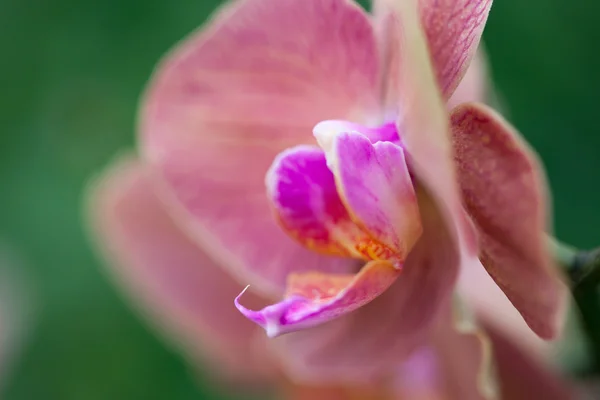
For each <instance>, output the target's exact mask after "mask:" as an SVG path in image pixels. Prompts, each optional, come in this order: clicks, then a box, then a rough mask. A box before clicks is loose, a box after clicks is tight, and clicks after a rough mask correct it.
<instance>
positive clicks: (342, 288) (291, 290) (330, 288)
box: [235, 261, 400, 337]
mask: <svg viewBox="0 0 600 400" xmlns="http://www.w3.org/2000/svg"><path fill="white" fill-rule="evenodd" d="M399 274H400V270H399V269H398V268H396V267H395V266H394V265H392V264H391V263H389V262H387V261H371V262H369V263H368V264H367V265H365V266H364V267H363V268H362V269H361V270H360V272H359V273H358V274H356V275H354V274H347V275H333V274H323V273H320V272H314V273H303V274H292V275H290V277H289V282H288V292H287V294H286V297H285V299H284V300H282V301H281V302H279V303H276V304H273V305H270V306H267V307H265V308H263V309H262V310H260V311H252V310H249V309H248V308H246V307H244V306H242V305H241V303H240V301H239V300H240V298H241V297H242V295H243V294H244V293H243V292H242V293H241V294H240V295H239V296H238V297H237V298H236V299H235V305H236V307H237V308H238V310H240V312H241V313H242V314H244V315H245V316H246V317H247V318H248V319H249V320H251V321H254V322H255V323H257V324H258V325H260V326H261V327H262V328H264V329H265V331H266V332H267V335H268V336H269V337H275V336H279V335H282V334H284V333H288V332H294V331H298V330H302V329H306V328H310V327H313V326H316V325H321V324H323V323H325V322H328V321H330V320H333V319H336V318H339V317H341V316H343V315H346V314H348V313H350V312H352V311H354V310H356V309H358V308H360V307H362V306H364V305H365V304H368V303H369V302H371V301H372V300H373V299H375V298H376V297H377V296H379V295H381V294H382V293H383V292H385V290H386V289H387V288H389V287H390V285H391V284H392V283H394V281H395V280H396V278H397V277H398V275H399Z"/></svg>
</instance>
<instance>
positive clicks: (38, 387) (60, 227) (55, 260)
mask: <svg viewBox="0 0 600 400" xmlns="http://www.w3.org/2000/svg"><path fill="white" fill-rule="evenodd" d="M217 3H218V1H215V0H210V1H209V0H172V1H169V2H153V1H147V0H144V1H143V0H103V1H91V0H79V1H76V0H53V1H44V0H2V2H0V33H1V34H0V49H2V60H3V61H2V63H0V68H1V71H0V80H1V86H0V87H2V95H1V97H0V110H1V111H0V121H1V126H2V133H1V134H0V236H2V237H6V238H8V239H9V240H10V241H11V243H12V244H13V245H14V246H15V247H17V249H18V250H19V251H21V253H22V254H23V255H24V256H25V258H26V260H27V263H26V265H25V267H24V268H25V269H26V271H25V272H27V274H28V275H29V276H30V277H31V278H32V280H33V281H34V283H35V286H36V288H37V289H38V290H39V293H38V296H37V300H38V313H37V321H36V324H35V330H34V332H33V334H32V335H31V338H30V340H29V343H28V347H27V348H26V349H25V351H24V354H23V357H22V359H21V360H20V362H19V363H18V365H17V368H16V371H15V373H14V375H13V377H12V378H13V379H12V382H11V384H10V386H9V388H8V392H7V393H6V398H7V399H9V400H31V399H49V400H54V399H57V400H81V399H85V400H94V399H166V398H169V399H171V398H172V399H199V398H206V399H216V398H222V397H219V396H221V395H220V394H218V393H217V391H216V390H217V389H215V388H212V387H210V385H208V384H207V382H204V383H202V382H201V384H200V385H199V386H196V384H195V383H196V382H195V378H194V375H193V374H191V373H190V372H189V371H188V369H187V368H186V366H185V365H184V364H183V362H182V361H181V359H180V358H179V357H178V356H176V355H175V354H172V352H170V351H169V350H167V349H166V348H165V347H164V346H163V344H162V343H161V342H160V340H158V339H157V338H155V336H154V335H153V334H152V332H150V331H148V330H147V329H146V328H145V326H144V325H143V323H141V322H140V320H139V319H138V318H137V316H135V315H134V314H133V312H131V311H130V310H129V309H127V308H126V307H125V304H124V302H123V301H122V299H121V298H120V297H119V296H118V294H117V293H116V291H115V290H114V288H113V287H112V286H111V285H110V283H109V282H108V280H107V279H106V277H105V275H104V273H103V270H102V268H101V267H100V265H99V263H98V262H97V261H96V259H95V257H94V256H93V254H92V252H91V250H90V248H89V246H88V243H87V241H86V238H85V233H84V228H83V224H82V221H81V201H82V190H83V188H84V187H85V184H86V182H87V180H88V178H89V176H90V175H91V174H93V173H95V172H97V171H98V170H99V169H100V168H102V167H103V166H104V165H105V164H107V162H108V161H109V160H110V159H111V158H112V157H113V156H114V154H115V152H117V151H119V150H120V149H123V148H125V149H127V148H129V149H131V148H132V146H133V141H134V125H135V116H136V105H137V102H138V98H139V96H140V93H141V91H142V90H143V88H144V84H145V82H146V80H147V79H148V76H149V75H150V73H151V71H152V69H153V67H154V65H155V63H156V61H157V60H158V59H159V58H160V57H161V56H162V55H163V54H164V53H165V51H167V50H168V49H169V48H170V47H171V46H172V45H173V44H174V43H176V42H177V41H178V40H180V39H181V38H182V37H184V36H185V35H186V34H187V33H189V32H190V31H192V30H193V29H195V28H196V27H198V26H199V25H200V24H202V22H203V21H204V20H205V19H206V17H207V15H208V14H209V13H210V12H211V10H213V9H214V8H215V6H216V4H217ZM599 17H600V3H598V2H595V1H593V0H572V1H565V0H528V1H523V0H497V1H496V3H495V4H494V6H493V9H492V13H491V16H490V20H489V24H488V27H487V30H486V34H485V40H486V44H487V48H488V50H489V57H490V61H491V65H492V68H493V73H494V78H495V82H496V84H497V87H498V88H499V90H500V92H501V94H502V96H503V100H504V102H505V105H506V106H507V110H508V116H509V118H510V119H511V121H512V122H513V123H514V124H515V125H516V126H517V127H518V128H519V129H520V130H521V131H522V132H523V134H524V135H525V136H526V138H527V139H528V140H529V141H530V143H531V144H532V145H533V146H534V147H535V148H536V149H537V151H538V152H539V153H540V155H541V158H542V159H543V161H544V163H545V165H546V167H547V171H548V175H549V180H550V184H551V186H552V189H553V192H554V194H553V196H554V217H555V222H556V231H557V234H558V236H559V238H560V239H562V240H564V241H566V242H569V243H572V244H574V245H576V246H580V247H591V246H595V245H598V244H600V233H599V231H598V229H597V227H599V226H600V209H599V207H598V205H600V185H598V182H600V156H599V152H598V149H600V135H598V134H597V132H600V119H599V118H598V114H599V111H598V109H597V107H598V105H599V104H600V74H598V73H597V71H599V70H600V53H598V52H597V51H596V50H597V45H598V43H599V42H600V30H599V29H598V18H599ZM599 318H600V316H599ZM207 368H210V366H207ZM204 381H206V379H204Z"/></svg>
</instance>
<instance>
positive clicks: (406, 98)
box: [375, 0, 477, 259]
mask: <svg viewBox="0 0 600 400" xmlns="http://www.w3.org/2000/svg"><path fill="white" fill-rule="evenodd" d="M375 6H376V8H375V11H376V13H377V14H376V17H377V18H378V20H379V22H380V24H379V29H380V37H381V38H382V46H383V52H384V56H385V57H386V60H387V61H386V67H387V69H388V77H387V81H385V87H386V88H387V93H385V98H386V101H387V103H388V107H389V108H390V110H389V111H388V112H393V113H395V114H396V115H398V119H397V121H398V122H397V125H398V132H400V137H401V138H402V144H403V147H404V149H405V151H406V154H407V155H408V157H407V158H408V162H409V164H410V166H411V170H412V172H414V173H415V175H416V177H417V178H418V180H419V182H421V183H422V184H423V185H424V186H425V187H426V189H427V190H428V191H429V192H430V193H431V195H432V196H433V197H434V199H435V200H436V202H437V203H438V206H439V207H440V208H441V210H442V212H443V215H444V216H445V220H446V222H447V223H448V224H449V226H451V227H452V230H451V232H452V233H453V235H454V236H455V237H456V238H457V239H458V245H459V246H460V248H461V249H462V251H461V253H462V255H463V258H465V259H469V258H473V257H475V256H476V254H477V245H476V238H475V235H474V232H473V230H472V227H471V226H470V225H469V223H468V221H467V220H466V218H465V216H464V211H463V209H462V205H461V200H460V197H459V190H458V187H457V184H456V175H455V171H454V169H455V168H454V165H453V159H452V147H451V143H450V132H449V123H448V116H447V112H446V108H445V105H444V103H443V102H442V97H441V94H440V92H439V89H438V87H437V85H436V80H435V75H434V70H433V68H432V65H431V63H430V59H429V55H428V53H427V43H426V41H425V37H424V35H423V32H422V30H421V26H420V24H419V14H418V10H417V4H416V1H394V0H380V1H379V2H377V3H376V4H375ZM400 61H401V62H400Z"/></svg>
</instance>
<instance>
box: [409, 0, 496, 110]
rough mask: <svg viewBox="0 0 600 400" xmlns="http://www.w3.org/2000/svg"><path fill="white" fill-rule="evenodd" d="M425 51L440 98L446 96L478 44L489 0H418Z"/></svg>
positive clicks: (455, 84) (458, 78) (463, 71)
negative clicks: (424, 37) (435, 78)
mask: <svg viewBox="0 0 600 400" xmlns="http://www.w3.org/2000/svg"><path fill="white" fill-rule="evenodd" d="M419 3H420V11H421V21H422V24H423V29H424V31H425V35H426V36H427V42H428V45H429V53H430V55H431V60H432V63H433V68H434V70H435V72H436V77H437V81H438V85H439V87H440V89H441V91H442V95H443V97H444V99H448V98H450V96H451V95H452V93H453V92H454V89H456V87H457V86H458V84H459V82H460V81H461V79H462V77H463V76H464V74H465V72H466V71H467V68H468V67H469V63H470V62H471V58H472V57H473V55H474V54H475V50H476V49H477V46H478V45H479V40H480V39H481V33H482V32H483V28H484V27H485V23H486V21H487V17H488V13H489V11H490V8H491V6H492V0H419Z"/></svg>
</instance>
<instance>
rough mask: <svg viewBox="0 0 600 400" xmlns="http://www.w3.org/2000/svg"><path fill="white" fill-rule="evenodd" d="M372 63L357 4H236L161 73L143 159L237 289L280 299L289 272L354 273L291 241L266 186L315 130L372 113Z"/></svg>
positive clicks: (145, 129) (335, 0)
mask: <svg viewBox="0 0 600 400" xmlns="http://www.w3.org/2000/svg"><path fill="white" fill-rule="evenodd" d="M378 62H379V58H378V54H377V49H376V43H375V38H374V33H373V30H372V26H371V22H370V20H369V18H368V17H367V15H366V14H365V12H364V10H362V9H361V8H360V7H359V6H358V5H356V4H354V3H353V2H349V1H347V0H303V1H297V0H281V1H277V2H275V3H273V2H268V1H264V0H240V1H237V2H233V3H231V4H228V5H227V6H225V7H224V8H223V10H222V11H221V12H219V13H218V14H217V15H216V16H215V17H214V18H213V19H212V20H211V21H210V22H209V23H208V25H207V26H206V27H205V28H204V29H203V30H202V31H200V32H198V33H196V34H194V35H193V36H191V37H190V38H189V39H187V40H186V41H185V42H184V43H183V44H182V45H181V46H180V47H179V48H178V49H176V51H175V52H174V53H173V54H171V55H170V56H169V57H168V58H167V59H166V60H165V61H164V62H163V63H162V64H161V66H160V67H159V69H158V72H157V73H156V75H155V77H154V79H153V81H152V83H151V85H150V88H149V90H148V92H147V94H146V96H145V99H144V104H143V108H142V113H141V126H140V128H141V134H140V139H141V145H142V151H143V154H144V158H145V159H146V160H148V161H149V162H150V164H151V165H152V166H153V167H154V168H155V169H156V171H157V172H158V173H159V174H160V176H161V178H162V179H163V181H164V184H165V185H166V187H167V188H168V189H169V190H170V193H171V196H169V201H174V202H175V203H176V204H178V205H179V206H182V207H180V210H179V212H178V214H179V216H180V217H181V221H182V222H183V223H185V226H186V229H189V230H191V232H192V234H193V237H194V239H195V240H196V241H198V243H200V244H201V245H203V246H204V247H205V248H206V251H207V252H209V253H210V254H211V256H213V257H215V258H216V259H218V260H219V261H221V262H222V263H223V264H224V265H226V266H227V267H230V268H232V269H233V270H235V272H236V273H238V274H241V277H242V280H243V281H244V282H250V283H252V284H253V285H257V286H258V287H259V288H261V289H264V290H268V291H270V292H271V293H278V294H281V293H282V292H283V288H284V285H285V277H286V276H287V275H288V273H289V272H291V271H296V272H300V271H306V270H313V269H319V270H321V271H323V272H347V271H348V270H349V269H351V268H352V266H349V265H348V264H347V263H346V262H345V261H344V260H339V259H335V258H324V257H322V256H320V255H317V254H314V253H313V252H310V251H309V250H306V249H304V248H302V247H301V246H300V245H298V244H297V243H295V242H294V241H293V240H292V239H290V238H289V237H287V236H286V234H285V233H284V232H283V231H282V230H281V229H280V228H279V227H278V226H277V224H276V221H275V219H274V218H273V217H272V215H271V211H270V210H269V206H268V202H267V196H266V194H265V189H264V177H265V173H266V172H267V170H268V168H269V165H270V164H271V163H272V161H273V159H274V158H275V156H276V155H277V154H278V153H279V152H281V151H282V150H284V149H285V148H287V147H291V146H294V145H297V144H302V143H314V139H313V138H312V137H311V130H312V127H313V126H314V125H315V124H316V123H318V122H319V121H321V120H325V119H336V118H338V119H348V120H363V119H365V118H366V116H368V115H371V114H373V113H374V110H376V109H378V107H379V96H378V83H379V64H378ZM267 243H269V245H266V244H267Z"/></svg>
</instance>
